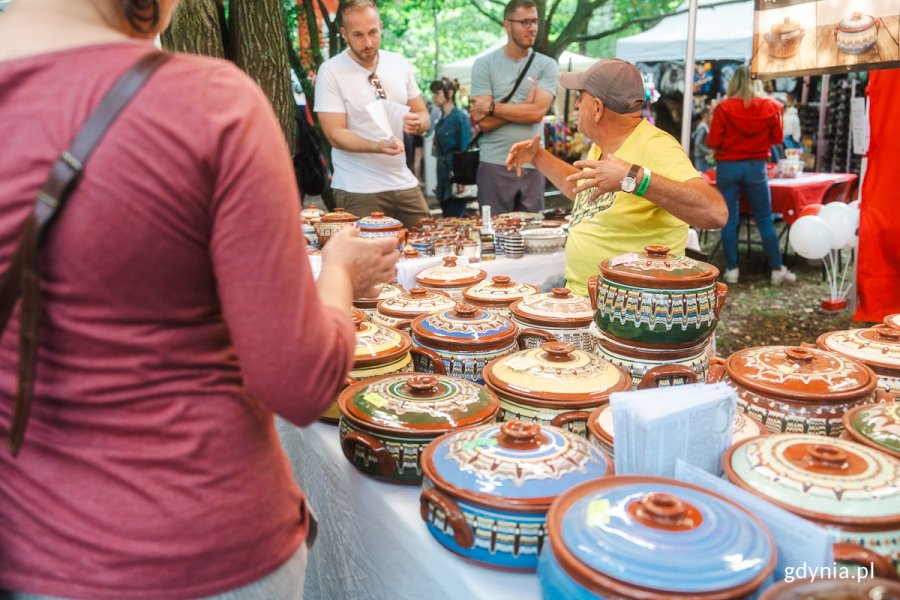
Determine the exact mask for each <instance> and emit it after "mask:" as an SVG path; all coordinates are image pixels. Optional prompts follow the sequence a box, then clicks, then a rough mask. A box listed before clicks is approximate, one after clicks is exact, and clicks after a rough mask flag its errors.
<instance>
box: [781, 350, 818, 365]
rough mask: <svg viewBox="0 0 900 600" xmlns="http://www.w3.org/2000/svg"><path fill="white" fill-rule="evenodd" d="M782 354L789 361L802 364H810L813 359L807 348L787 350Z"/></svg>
mask: <svg viewBox="0 0 900 600" xmlns="http://www.w3.org/2000/svg"><path fill="white" fill-rule="evenodd" d="M784 354H785V356H787V357H788V358H789V359H791V360H793V361H795V362H799V363H804V364H805V363H808V362H812V359H813V358H814V357H815V354H813V353H812V351H810V349H809V348H788V349H787V350H785V351H784Z"/></svg>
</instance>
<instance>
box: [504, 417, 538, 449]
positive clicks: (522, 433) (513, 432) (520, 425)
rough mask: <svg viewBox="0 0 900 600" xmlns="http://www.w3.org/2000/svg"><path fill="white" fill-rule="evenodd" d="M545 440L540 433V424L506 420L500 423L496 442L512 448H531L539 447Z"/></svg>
mask: <svg viewBox="0 0 900 600" xmlns="http://www.w3.org/2000/svg"><path fill="white" fill-rule="evenodd" d="M546 441H547V436H546V435H544V434H543V433H541V426H540V425H538V424H537V423H529V422H526V421H507V422H505V423H503V424H502V425H500V434H499V435H498V436H497V443H498V444H499V445H500V446H502V447H503V448H509V449H513V450H533V449H535V448H540V447H541V446H542V445H543V444H544V443H546Z"/></svg>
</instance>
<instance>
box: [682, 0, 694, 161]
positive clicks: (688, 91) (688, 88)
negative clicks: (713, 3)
mask: <svg viewBox="0 0 900 600" xmlns="http://www.w3.org/2000/svg"><path fill="white" fill-rule="evenodd" d="M696 38H697V0H691V8H690V12H689V13H688V32H687V56H685V59H684V106H682V108H681V146H682V147H683V148H684V151H685V152H687V153H688V156H690V154H691V118H692V117H693V116H694V42H695V41H696Z"/></svg>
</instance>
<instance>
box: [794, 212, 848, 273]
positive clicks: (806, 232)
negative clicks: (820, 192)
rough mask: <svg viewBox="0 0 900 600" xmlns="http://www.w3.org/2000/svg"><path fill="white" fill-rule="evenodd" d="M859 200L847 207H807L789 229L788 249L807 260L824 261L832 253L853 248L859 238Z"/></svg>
mask: <svg viewBox="0 0 900 600" xmlns="http://www.w3.org/2000/svg"><path fill="white" fill-rule="evenodd" d="M857 227H859V200H854V201H853V202H851V203H849V204H844V203H843V202H831V203H829V204H825V205H822V204H811V205H809V206H807V207H805V208H804V209H803V210H801V211H800V218H799V219H797V220H796V221H794V224H793V225H791V231H790V243H791V248H792V249H793V250H794V252H796V253H797V254H799V255H800V256H802V257H803V258H808V259H811V260H817V259H821V258H825V257H826V256H828V254H829V253H830V252H831V251H832V250H841V249H843V248H846V247H848V246H849V247H851V248H856V245H857V242H858V240H859V238H858V237H857V233H856V230H857Z"/></svg>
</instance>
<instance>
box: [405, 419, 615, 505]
mask: <svg viewBox="0 0 900 600" xmlns="http://www.w3.org/2000/svg"><path fill="white" fill-rule="evenodd" d="M422 471H423V472H424V473H425V476H426V477H427V478H428V479H429V480H430V481H431V483H433V484H434V485H435V487H437V488H438V489H439V490H441V491H443V492H445V493H448V494H450V495H451V496H454V497H457V498H461V499H463V500H465V501H467V502H474V503H476V504H480V505H482V506H484V505H487V506H498V507H504V508H512V509H514V510H521V511H535V512H542V511H545V510H547V507H548V506H550V503H551V502H553V499H554V498H555V497H556V496H558V495H559V494H560V493H562V492H564V491H565V490H567V489H569V488H570V487H572V486H573V485H577V484H579V483H581V482H583V481H588V480H590V479H596V478H597V477H603V476H604V475H607V474H608V473H609V472H610V471H611V467H610V465H609V462H608V461H607V459H606V457H605V456H603V454H602V453H601V452H600V450H599V449H598V448H597V446H595V445H594V444H591V443H590V442H588V441H587V440H585V439H584V438H582V437H580V436H577V435H575V434H573V433H570V432H568V431H565V430H563V429H560V428H558V427H551V426H543V427H542V426H540V425H538V424H537V423H526V422H524V421H508V422H506V423H494V424H491V425H481V426H478V427H470V428H468V429H463V430H461V431H456V432H453V433H448V434H446V435H444V436H442V437H440V438H438V439H437V440H435V441H434V442H432V443H431V444H429V445H428V447H427V448H425V451H424V452H423V453H422Z"/></svg>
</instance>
